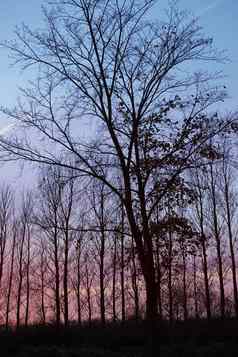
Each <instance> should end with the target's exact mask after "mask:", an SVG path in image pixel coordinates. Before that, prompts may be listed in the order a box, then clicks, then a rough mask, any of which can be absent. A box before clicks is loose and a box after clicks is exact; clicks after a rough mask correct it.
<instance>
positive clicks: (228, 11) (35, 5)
mask: <svg viewBox="0 0 238 357" xmlns="http://www.w3.org/2000/svg"><path fill="white" fill-rule="evenodd" d="M43 3H44V2H43V1H40V0H20V1H19V0H8V1H0V41H3V40H5V39H12V38H14V27H15V26H16V25H20V24H21V23H22V22H25V23H26V24H28V25H30V26H32V27H33V28H36V27H40V26H42V14H41V5H42V4H43ZM166 4H167V1H166V0H160V1H158V4H157V6H156V8H155V10H154V11H153V14H154V16H159V15H160V12H161V10H163V9H164V8H165V7H166ZM179 4H180V5H179V6H180V7H181V8H182V9H188V10H191V11H192V13H193V14H194V15H196V16H199V17H200V23H201V25H202V26H203V28H204V32H205V33H206V34H207V36H208V37H213V38H214V43H215V45H216V47H217V48H218V49H226V50H227V54H228V57H229V58H230V59H231V61H230V62H229V63H227V64H225V65H222V66H220V67H219V69H222V70H223V71H224V73H225V74H226V75H227V78H226V79H225V84H226V85H227V88H228V91H229V94H230V96H231V99H230V100H229V101H227V103H225V104H226V106H227V107H228V109H229V110H230V109H231V108H232V109H234V108H236V107H237V104H236V103H237V101H236V93H237V86H238V75H237V73H238V68H237V67H238V46H237V35H238V21H237V16H236V15H237V14H238V1H237V0H217V1H214V0H180V1H179ZM0 61H1V66H0V80H1V85H0V104H1V105H14V103H15V101H16V98H17V95H18V87H19V86H24V84H25V83H26V81H27V79H29V78H30V74H27V73H21V72H20V71H19V68H16V67H14V68H13V67H11V66H10V63H11V61H10V60H9V58H8V54H7V53H6V51H5V50H2V49H1V50H0ZM7 125H9V122H7V121H6V120H4V119H3V118H0V133H1V132H2V130H5V129H4V128H6V126H7ZM10 166H11V165H10ZM14 172H15V169H14V168H13V167H12V166H11V168H6V167H5V168H4V173H3V174H2V175H1V176H5V175H6V176H8V177H9V175H13V176H12V177H13V178H14V181H16V180H17V179H18V176H16V174H15V175H14Z"/></svg>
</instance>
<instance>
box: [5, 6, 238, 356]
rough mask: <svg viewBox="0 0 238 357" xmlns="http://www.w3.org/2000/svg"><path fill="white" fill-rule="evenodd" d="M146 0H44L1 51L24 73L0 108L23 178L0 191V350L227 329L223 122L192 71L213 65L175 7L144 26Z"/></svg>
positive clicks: (230, 222) (206, 40)
mask: <svg viewBox="0 0 238 357" xmlns="http://www.w3.org/2000/svg"><path fill="white" fill-rule="evenodd" d="M155 3H156V1H154V0H138V1H136V0H125V1H120V0H112V1H106V0H58V1H55V2H53V4H50V5H49V6H48V7H43V16H44V20H45V22H44V23H45V28H44V29H36V30H33V29H31V28H29V27H28V26H27V25H22V27H19V28H17V29H16V32H15V35H16V39H15V40H13V41H6V42H4V44H2V46H3V47H4V48H5V49H6V50H8V51H9V52H10V53H11V57H12V58H13V60H14V62H15V64H16V65H18V66H19V67H20V68H21V69H23V70H24V71H27V70H30V71H31V73H32V71H34V73H35V74H34V80H31V81H30V82H29V86H28V87H26V88H21V90H20V91H21V97H20V99H19V101H18V102H17V103H16V106H15V107H14V108H5V107H2V108H1V113H2V115H4V117H5V118H8V119H9V120H11V123H13V124H11V125H12V126H13V128H14V130H11V131H9V132H8V133H6V134H4V135H1V136H0V162H1V163H3V164H4V163H5V162H8V163H9V162H20V163H24V165H28V164H30V165H32V167H34V170H36V171H37V174H36V175H35V182H34V185H32V188H31V187H29V189H24V190H22V189H21V187H17V188H16V187H12V186H11V185H10V184H8V183H7V180H6V183H3V184H2V185H1V187H0V291H1V294H0V324H1V326H2V330H3V335H2V336H1V334H0V340H1V338H6V339H7V338H8V337H9V336H10V338H11V336H12V335H11V333H13V334H16V335H14V336H15V337H14V338H15V340H16V341H18V340H19V339H20V340H21V336H22V335H21V334H23V335H24V334H26V336H28V339H29V341H33V340H34V338H35V340H34V341H36V340H37V336H38V337H39V339H40V336H43V335H44V334H45V335H44V338H45V339H46V340H47V335H48V336H51V338H52V341H55V340H54V339H55V338H56V336H58V342H57V343H60V340H59V338H61V339H62V341H63V340H64V339H65V338H66V337H65V336H68V337H67V338H66V340H64V341H66V342H64V344H66V345H67V343H68V344H69V345H70V342H69V341H71V340H70V338H71V339H73V338H75V341H77V333H76V332H77V331H78V333H79V335H78V336H81V337H80V338H81V340H84V339H86V340H87V341H89V340H90V338H89V336H91V343H93V342H92V341H94V340H95V339H96V340H97V339H98V341H99V340H100V339H103V335H105V336H108V339H112V340H113V338H115V336H116V335H117V336H123V337H121V338H122V340H123V339H124V340H126V341H132V342H131V343H132V344H133V343H134V342H135V341H136V342H135V344H136V345H137V344H138V343H139V341H140V339H141V340H143V339H144V337H143V336H145V335H148V350H147V349H146V352H141V350H133V351H131V352H130V348H129V346H128V349H125V350H123V352H122V354H115V356H140V355H141V356H142V355H143V356H144V355H147V356H148V355H149V353H150V351H149V349H154V348H155V342H156V346H157V347H158V336H160V338H159V341H160V342H161V344H163V341H164V339H165V341H167V340H168V341H170V342H169V346H170V348H172V347H171V346H172V345H171V344H172V342H171V341H172V339H173V338H172V337H171V336H172V335H173V336H174V338H175V340H176V336H177V339H178V340H179V337H178V336H180V341H185V340H184V339H185V337H186V336H187V335H189V336H190V340H191V341H194V338H195V337H194V336H197V337H199V336H200V337H201V336H202V334H203V333H204V336H205V337H207V338H208V336H209V334H211V335H212V333H213V332H214V333H217V334H218V335H219V334H220V335H221V336H222V334H226V333H227V331H230V332H229V336H230V337H232V336H233V338H234V341H235V338H236V337H237V335H238V334H237V332H235V331H236V330H237V327H238V325H237V319H238V288H237V234H238V226H237V219H236V217H237V215H238V200H237V190H238V187H237V169H238V166H237V159H236V156H237V132H238V122H237V112H236V111H235V110H233V109H232V110H229V111H228V110H227V109H226V108H225V101H226V99H227V98H228V93H227V88H226V85H224V83H223V82H224V77H223V74H221V73H220V72H219V71H214V72H209V71H208V70H206V69H205V68H206V64H208V63H214V64H215V63H216V64H219V63H225V62H226V61H227V58H226V57H225V54H224V52H223V51H219V50H217V49H216V48H215V46H214V44H213V40H212V38H210V37H207V36H206V34H205V32H204V29H202V27H201V26H200V25H199V19H196V18H194V17H192V16H191V14H189V13H188V12H187V11H182V10H181V9H179V7H178V4H177V2H175V1H172V2H170V3H169V5H168V8H167V10H166V12H165V13H164V16H162V15H161V18H159V19H158V18H157V17H156V18H155V19H154V18H153V19H152V15H151V11H153V7H154V6H155ZM3 168H4V166H3ZM144 324H145V325H144ZM28 326H29V329H27V327H28ZM34 326H35V327H34ZM37 326H38V327H37ZM108 326H111V327H110V328H111V329H112V330H110V328H109V327H108ZM123 326H124V327H123ZM225 326H226V328H225ZM90 327H91V329H90ZM37 328H38V329H39V330H37ZM44 328H45V330H44ZM144 328H145V330H144ZM34 329H36V330H34ZM62 329H63V330H62ZM9 331H10V332H9ZM14 331H16V332H14ZM17 331H19V332H17ZM37 331H38V332H37ZM62 331H64V333H63V332H62ZM110 331H111V332H110ZM181 331H182V332H181ZM192 331H197V335H196V333H195V335H194V336H193V335H192ZM202 331H203V332H202ZM204 331H205V332H204ZM209 331H210V332H209ZM8 333H10V335H8ZM17 333H18V334H17ZM41 333H42V334H43V335H41ZM34 334H36V337H34ZM74 334H75V335H74ZM97 334H98V335H97ZM107 334H108V335H107ZM110 334H111V335H110ZM120 334H121V335H120ZM133 334H134V335H133ZM141 334H142V335H141ZM96 335H97V337H95V336H96ZM4 336H5V337H4ZM70 336H71V337H70ZM72 336H74V337H72ZM83 336H84V337H83ZM113 336H114V337H113ZM166 336H167V337H166ZM221 336H220V337H221ZM205 337H204V341H205V340H206V338H205ZM223 337H224V336H223ZM44 338H43V337H42V339H43V340H44ZM166 338H167V340H166ZM201 338H202V337H201ZM130 339H131V340H130ZM49 340H50V338H49ZM122 340H121V341H122ZM124 340H123V341H124ZM67 341H68V342H67ZM133 341H134V342H133ZM176 341H177V340H176ZM71 342H72V341H71ZM218 342H219V339H218ZM223 342H224V341H223ZM223 342H222V343H223ZM57 343H56V345H57ZM62 343H63V342H62ZM104 343H105V345H106V344H107V343H108V341H107V338H105V337H104ZM117 343H119V342H118V341H117V342H115V344H117ZM176 343H177V342H176ZM176 343H175V345H176ZM204 343H205V342H204ZM214 343H215V342H214ZM51 344H52V343H51ZM128 344H130V342H128ZM120 345H123V342H121V343H120ZM139 345H140V343H139ZM182 345H183V348H185V347H184V346H185V345H186V344H185V342H182ZM165 346H166V344H165ZM219 346H220V347H219ZM230 346H231V344H230ZM137 347H138V346H137ZM157 347H156V348H157ZM118 348H119V347H118ZM138 348H139V347H138ZM163 348H165V349H166V347H163ZM163 348H162V347H161V351H162V352H161V353H162V354H161V355H162V356H163V355H164V356H167V355H171V356H172V355H173V356H180V355H183V356H185V355H186V354H185V352H181V351H180V352H179V350H176V351H175V350H171V351H170V352H169V351H167V352H168V354H166V353H167V352H166V351H165V350H163ZM216 348H217V349H216ZM219 348H221V350H220V349H219ZM115 349H116V350H115V351H114V352H115V353H117V347H115ZM236 349H237V347H236ZM225 350H226V347H225V345H224V346H223V345H222V346H221V345H219V343H218V347H217V345H216V344H215V345H214V346H213V347H212V348H211V350H208V351H205V352H204V351H203V352H201V354H197V355H199V356H200V355H201V356H207V355H209V356H212V355H216V356H217V355H219V353H220V355H224V353H225V352H224V351H225ZM52 351H53V350H52ZM52 351H51V352H49V351H48V352H45V354H39V356H40V355H41V356H63V352H62V353H61V352H60V351H58V352H57V351H55V352H52ZM163 351H164V352H163ZM184 351H185V350H184ZM191 351H192V350H189V351H187V352H186V353H188V355H190V353H193V352H191ZM212 351H213V352H212ZM219 351H220V352H219ZM35 352H36V351H35ZM84 352H85V351H84ZM114 352H112V351H111V352H108V356H109V355H112V356H114V354H113V353H114ZM31 353H33V352H32V351H31V352H29V355H32V354H31ZM47 353H48V354H47ZM73 353H74V352H72V354H68V355H69V356H71V355H72V356H76V355H77V356H78V354H77V353H76V352H75V353H76V354H73ZM100 353H101V352H100V351H96V352H95V351H94V352H88V354H87V353H86V352H85V356H89V355H90V356H94V355H95V356H101V355H105V356H107V354H106V352H105V351H104V352H102V353H101V354H100ZM143 353H145V354H143ZM156 353H157V355H159V347H158V348H157V349H156ZM170 353H171V354H170ZM212 353H214V354H212ZM22 355H24V356H27V352H25V354H22ZM36 355H37V354H36ZM68 355H67V356H68ZM81 355H82V356H84V354H83V352H82V354H80V356H81ZM152 355H153V354H152Z"/></svg>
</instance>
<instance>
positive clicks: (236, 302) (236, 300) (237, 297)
mask: <svg viewBox="0 0 238 357" xmlns="http://www.w3.org/2000/svg"><path fill="white" fill-rule="evenodd" d="M225 201H226V213H227V226H228V237H229V247H230V254H231V269H232V280H233V295H234V307H235V315H236V318H238V293H237V280H236V261H235V253H234V248H233V234H232V227H231V212H230V200H229V188H228V182H227V180H226V177H225Z"/></svg>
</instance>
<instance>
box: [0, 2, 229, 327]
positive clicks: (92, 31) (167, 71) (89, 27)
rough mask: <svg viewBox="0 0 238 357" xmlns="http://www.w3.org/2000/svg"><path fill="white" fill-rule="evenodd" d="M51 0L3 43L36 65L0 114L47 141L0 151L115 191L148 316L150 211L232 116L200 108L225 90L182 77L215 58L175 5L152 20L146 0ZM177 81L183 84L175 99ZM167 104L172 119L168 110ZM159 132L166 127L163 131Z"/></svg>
mask: <svg viewBox="0 0 238 357" xmlns="http://www.w3.org/2000/svg"><path fill="white" fill-rule="evenodd" d="M55 3H56V4H57V6H56V7H54V8H53V9H52V10H49V11H47V10H46V9H44V16H45V20H46V23H47V28H46V29H45V31H33V30H31V29H29V28H28V27H27V26H26V25H24V26H23V28H22V31H21V30H19V31H17V41H13V42H8V43H6V44H5V47H7V48H8V49H10V50H11V51H12V54H13V56H15V59H16V61H17V62H18V63H21V64H22V66H23V67H24V68H28V67H31V66H37V68H40V72H41V74H40V75H39V77H38V78H36V82H35V85H34V86H33V87H32V88H30V89H25V90H23V95H24V98H25V99H24V102H26V103H27V102H28V104H26V105H25V104H23V103H19V105H18V106H17V108H16V109H15V110H7V109H6V110H4V113H5V114H7V115H8V116H9V117H11V118H14V120H15V121H16V122H17V123H18V124H19V126H20V127H22V128H25V129H27V130H26V131H25V132H26V134H27V133H31V134H32V136H31V137H34V138H35V139H36V135H37V138H39V139H44V140H46V145H45V146H42V145H37V144H36V143H34V142H33V140H32V139H30V135H29V136H26V137H22V136H18V137H15V138H14V137H12V138H6V137H5V138H3V137H1V138H0V147H1V159H2V160H11V159H12V160H16V159H23V160H30V161H34V162H38V163H45V164H49V165H58V166H64V167H68V166H70V168H71V169H73V170H74V171H75V173H76V174H77V175H79V174H80V175H84V176H85V175H88V176H90V177H93V178H95V179H98V180H100V181H101V182H103V183H104V184H105V185H107V187H108V188H109V189H110V190H111V191H112V192H113V193H114V194H115V195H117V197H118V198H119V200H120V201H121V203H122V204H123V206H124V209H125V213H126V216H127V220H128V223H129V226H130V230H131V233H132V235H133V238H134V240H135V244H136V251H137V254H138V258H139V262H140V266H141V270H142V273H143V276H144V280H145V285H146V297H147V304H146V307H147V317H148V319H150V320H151V319H152V320H153V319H154V318H155V317H156V316H157V306H158V305H157V282H156V272H155V260H154V254H153V239H152V234H151V232H150V218H151V215H152V214H153V212H154V210H155V208H156V206H157V204H158V202H160V201H161V199H162V197H163V196H164V194H165V193H166V191H167V188H168V187H169V186H170V185H171V183H172V182H173V181H174V180H175V179H176V178H177V177H178V176H180V175H181V174H182V173H183V172H184V170H186V169H187V168H188V167H190V166H193V165H196V162H195V161H194V160H193V157H194V154H195V153H200V152H201V149H202V148H203V147H204V145H205V144H206V142H207V140H208V139H209V138H210V137H211V136H214V135H216V134H217V133H218V132H220V131H221V130H222V129H223V128H224V127H226V126H227V122H229V121H230V119H231V118H229V120H228V121H227V120H226V121H224V120H219V118H218V116H217V114H216V113H214V114H211V115H210V116H207V115H206V112H205V111H206V109H207V108H208V107H209V106H210V105H211V104H214V103H216V102H218V101H220V100H223V99H224V97H225V93H224V91H220V90H219V89H216V88H214V87H213V88H212V87H210V88H209V81H210V80H212V79H214V78H216V75H208V74H206V73H203V74H202V73H200V74H197V73H198V72H197V73H196V74H195V75H192V74H191V75H186V76H185V77H181V73H182V71H179V70H180V68H181V67H182V68H184V65H185V64H187V63H190V62H191V61H193V62H194V61H197V60H198V61H208V60H217V59H222V58H221V56H220V55H219V54H218V53H217V52H216V51H215V50H214V48H213V46H212V40H211V39H210V38H205V37H204V36H203V34H202V33H201V28H200V27H199V26H198V24H197V22H196V20H194V19H191V18H189V16H188V15H187V14H186V13H185V12H182V11H179V10H178V9H177V7H176V6H175V5H174V4H172V5H171V6H170V7H169V9H168V11H167V15H166V18H165V19H164V21H161V22H158V21H157V22H153V23H151V21H150V20H149V19H148V17H147V15H148V12H149V10H150V9H151V7H152V6H153V5H154V3H155V1H154V0H149V1H148V0H139V1H134V0H127V1H124V2H119V1H117V0H113V1H106V0H100V1H98V0H92V1H91V0H90V1H89V0H66V1H65V0H59V1H56V2H55ZM188 88H189V96H188V91H187V89H188ZM178 90H184V94H185V95H184V98H181V97H180V96H178V95H177V91H178ZM61 93H64V95H63V96H62V95H61ZM191 93H194V97H191V95H190V94H191ZM204 93H206V94H205V95H204ZM171 112H174V114H175V115H172V117H173V118H174V117H177V119H176V120H173V119H171V117H169V115H168V114H169V113H171ZM90 120H92V123H93V127H94V128H100V136H99V137H97V138H96V140H95V137H94V135H93V134H92V135H90V134H89V135H88V137H87V138H86V139H85V138H79V133H78V131H77V130H76V128H77V127H80V126H81V127H83V126H84V124H85V123H87V122H90ZM232 120H233V118H232ZM211 122H212V125H210V124H211ZM76 123H77V124H76ZM79 123H80V125H78V124H79ZM35 133H36V135H35ZM165 133H171V135H170V136H169V134H168V138H169V139H165V135H164V134H165ZM52 145H53V150H50V148H52ZM55 150H59V151H61V152H63V153H64V154H65V157H66V156H69V155H71V157H72V159H73V161H71V163H70V165H69V163H68V161H67V160H66V161H64V160H62V159H59V158H58V156H56V155H54V154H50V152H52V151H53V152H55ZM66 154H67V155H66ZM108 158H109V159H110V161H109V160H108ZM109 162H110V166H111V167H112V169H115V170H117V172H118V170H119V175H120V177H121V180H122V190H121V189H120V188H121V186H120V187H119V186H118V185H117V184H116V183H115V180H114V179H113V178H112V177H111V176H106V175H105V171H106V169H107V168H108V165H109ZM165 167H167V169H166V170H167V171H166V172H165ZM156 175H157V177H158V180H157V182H156V184H154V180H152V178H154V177H156ZM162 178H163V179H164V180H165V181H166V184H165V185H162V187H163V189H162V188H161V187H160V182H161V180H162ZM158 188H159V190H158ZM135 205H137V206H138V212H137V215H135V213H134V206H135Z"/></svg>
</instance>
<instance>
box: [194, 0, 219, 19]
mask: <svg viewBox="0 0 238 357" xmlns="http://www.w3.org/2000/svg"><path fill="white" fill-rule="evenodd" d="M222 2H223V0H216V1H213V2H212V3H211V4H209V5H207V6H206V7H204V8H203V9H201V10H200V11H199V12H198V14H197V15H198V17H201V16H204V15H206V13H207V12H209V11H211V10H213V9H215V8H217V7H218V6H219V5H220V4H221V3H222Z"/></svg>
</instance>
